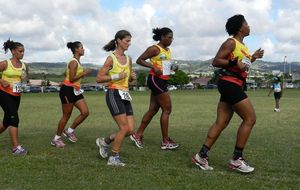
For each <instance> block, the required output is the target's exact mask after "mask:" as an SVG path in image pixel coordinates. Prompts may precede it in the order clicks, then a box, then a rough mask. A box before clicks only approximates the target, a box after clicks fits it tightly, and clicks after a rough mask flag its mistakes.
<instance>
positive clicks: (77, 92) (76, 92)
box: [74, 88, 84, 96]
mask: <svg viewBox="0 0 300 190" xmlns="http://www.w3.org/2000/svg"><path fill="white" fill-rule="evenodd" d="M83 92H84V90H83V89H81V88H79V89H78V90H77V89H76V88H74V94H75V96H78V95H80V94H82V93H83Z"/></svg>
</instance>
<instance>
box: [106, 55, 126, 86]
mask: <svg viewBox="0 0 300 190" xmlns="http://www.w3.org/2000/svg"><path fill="white" fill-rule="evenodd" d="M125 56H126V63H125V64H124V65H122V64H121V63H119V61H118V59H117V58H116V56H115V54H113V53H112V54H111V55H110V57H111V58H112V60H113V66H112V68H111V69H110V70H109V72H108V75H109V76H112V75H115V74H119V73H120V72H122V71H123V72H125V73H126V77H125V78H124V79H121V80H113V81H110V82H109V83H108V88H110V89H118V90H128V80H129V77H130V65H129V56H128V55H125Z"/></svg>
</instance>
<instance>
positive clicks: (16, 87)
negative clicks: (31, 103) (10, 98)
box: [13, 82, 22, 93]
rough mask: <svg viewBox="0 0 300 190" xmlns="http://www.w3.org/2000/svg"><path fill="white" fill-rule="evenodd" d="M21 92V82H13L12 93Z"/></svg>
mask: <svg viewBox="0 0 300 190" xmlns="http://www.w3.org/2000/svg"><path fill="white" fill-rule="evenodd" d="M21 92H22V83H20V82H15V83H14V84H13V93H21Z"/></svg>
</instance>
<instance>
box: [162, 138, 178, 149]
mask: <svg viewBox="0 0 300 190" xmlns="http://www.w3.org/2000/svg"><path fill="white" fill-rule="evenodd" d="M177 147H179V144H177V143H176V142H175V141H173V140H172V139H170V137H168V139H167V140H166V142H162V143H161V146H160V148H161V149H162V150H173V149H175V148H177Z"/></svg>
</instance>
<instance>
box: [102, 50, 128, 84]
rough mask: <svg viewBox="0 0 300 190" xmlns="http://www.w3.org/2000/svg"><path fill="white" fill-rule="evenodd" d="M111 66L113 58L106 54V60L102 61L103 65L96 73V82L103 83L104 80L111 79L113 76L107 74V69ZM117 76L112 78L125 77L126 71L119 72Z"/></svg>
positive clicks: (119, 78)
mask: <svg viewBox="0 0 300 190" xmlns="http://www.w3.org/2000/svg"><path fill="white" fill-rule="evenodd" d="M112 66H113V60H112V58H111V57H110V56H108V57H107V58H106V61H105V62H104V65H103V66H102V67H101V69H100V70H99V71H98V74H97V76H96V82H97V83H104V82H109V81H112V80H113V78H112V77H111V76H109V75H108V71H109V70H110V69H111V68H112ZM117 77H118V78H117V79H114V80H121V79H124V78H126V73H125V72H120V73H119V74H118V76H117Z"/></svg>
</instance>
